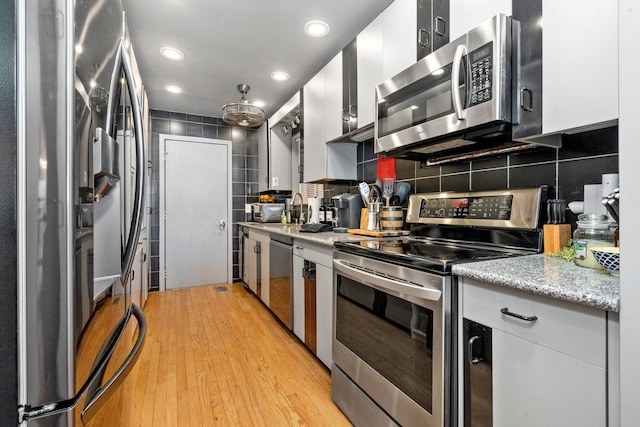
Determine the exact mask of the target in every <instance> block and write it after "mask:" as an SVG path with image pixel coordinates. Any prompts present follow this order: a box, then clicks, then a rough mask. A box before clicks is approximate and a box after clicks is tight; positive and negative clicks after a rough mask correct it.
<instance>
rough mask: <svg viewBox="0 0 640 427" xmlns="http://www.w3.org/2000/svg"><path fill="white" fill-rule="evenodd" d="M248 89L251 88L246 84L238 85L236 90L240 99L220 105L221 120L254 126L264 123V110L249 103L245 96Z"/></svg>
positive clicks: (234, 124) (243, 125)
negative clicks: (240, 95) (239, 94)
mask: <svg viewBox="0 0 640 427" xmlns="http://www.w3.org/2000/svg"><path fill="white" fill-rule="evenodd" d="M249 89H251V88H250V87H249V85H248V84H241V85H238V91H240V93H241V94H242V97H241V98H240V101H239V102H234V103H232V104H227V105H225V106H224V107H222V120H224V122H225V123H228V124H230V125H232V126H242V127H256V126H260V125H261V124H262V123H264V120H265V114H264V110H262V108H259V107H256V106H255V105H253V104H250V103H249V101H248V100H247V99H246V98H245V95H246V94H247V92H249Z"/></svg>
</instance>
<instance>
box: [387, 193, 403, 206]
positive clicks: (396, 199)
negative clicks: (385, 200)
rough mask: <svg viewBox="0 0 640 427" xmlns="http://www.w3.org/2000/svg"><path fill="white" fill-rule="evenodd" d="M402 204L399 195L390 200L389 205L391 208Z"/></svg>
mask: <svg viewBox="0 0 640 427" xmlns="http://www.w3.org/2000/svg"><path fill="white" fill-rule="evenodd" d="M401 204H402V202H401V201H400V196H398V195H397V194H394V195H393V196H391V198H390V199H389V205H390V206H400V205H401Z"/></svg>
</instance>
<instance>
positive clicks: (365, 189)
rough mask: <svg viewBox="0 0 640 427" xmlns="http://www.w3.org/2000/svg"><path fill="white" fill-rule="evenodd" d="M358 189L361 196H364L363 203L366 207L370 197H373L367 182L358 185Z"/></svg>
mask: <svg viewBox="0 0 640 427" xmlns="http://www.w3.org/2000/svg"><path fill="white" fill-rule="evenodd" d="M358 189H359V190H360V195H361V196H362V201H363V202H364V204H365V205H368V204H369V196H370V195H371V193H370V191H369V185H368V184H367V183H366V182H361V183H360V184H358Z"/></svg>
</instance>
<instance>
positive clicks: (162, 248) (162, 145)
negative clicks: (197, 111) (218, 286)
mask: <svg viewBox="0 0 640 427" xmlns="http://www.w3.org/2000/svg"><path fill="white" fill-rule="evenodd" d="M159 136H160V142H159V144H158V148H159V150H160V176H159V179H160V189H159V192H160V204H159V209H160V212H159V215H160V243H159V246H160V259H159V261H160V265H159V269H160V271H159V275H160V277H159V280H158V282H159V283H158V285H159V290H160V291H164V290H166V262H165V256H166V247H165V243H166V240H167V239H166V229H165V225H164V219H163V216H164V215H163V212H164V205H165V195H164V192H165V173H166V172H165V151H164V150H165V142H166V140H167V139H169V140H173V141H183V142H185V143H189V142H197V143H205V144H219V145H224V146H225V147H226V148H227V183H228V185H231V180H232V170H231V168H232V150H231V141H225V140H222V139H212V138H201V137H197V136H178V135H168V134H164V133H161V134H160V135H159ZM232 196H233V195H232V191H231V188H230V187H229V188H227V227H226V230H227V282H229V283H231V282H232V281H233V217H232V214H233V211H232V203H233V198H232Z"/></svg>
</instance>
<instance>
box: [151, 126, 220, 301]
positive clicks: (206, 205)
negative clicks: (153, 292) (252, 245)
mask: <svg viewBox="0 0 640 427" xmlns="http://www.w3.org/2000/svg"><path fill="white" fill-rule="evenodd" d="M163 142H164V143H163ZM160 143H161V144H160V146H161V147H163V149H164V162H161V163H164V165H163V166H164V167H163V168H161V171H160V175H161V176H160V180H161V188H160V190H161V196H160V207H161V209H164V213H162V212H161V215H160V219H161V220H160V222H161V241H160V248H161V250H160V263H161V264H160V265H161V267H162V266H163V265H164V275H165V281H164V285H165V289H178V288H186V287H191V286H200V285H209V284H217V283H229V279H230V277H231V272H230V265H231V264H230V262H229V255H230V254H231V253H232V252H231V239H230V222H231V221H230V218H231V217H230V210H229V207H230V202H229V198H230V185H231V177H230V171H231V166H230V165H231V147H230V145H229V142H228V141H220V140H213V139H205V138H195V137H172V136H168V135H166V136H164V135H163V136H161V140H160ZM162 237H164V238H162ZM163 253H164V256H163ZM161 274H162V272H161ZM161 282H162V280H161ZM161 289H162V286H161Z"/></svg>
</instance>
